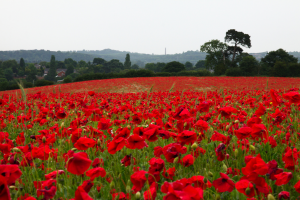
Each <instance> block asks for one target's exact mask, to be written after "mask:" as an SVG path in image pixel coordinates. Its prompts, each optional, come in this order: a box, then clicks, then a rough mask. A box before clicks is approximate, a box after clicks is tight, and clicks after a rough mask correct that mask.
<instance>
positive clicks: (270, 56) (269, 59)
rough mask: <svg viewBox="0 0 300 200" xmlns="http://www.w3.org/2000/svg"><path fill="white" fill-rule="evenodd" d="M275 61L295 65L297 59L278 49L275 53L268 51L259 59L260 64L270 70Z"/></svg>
mask: <svg viewBox="0 0 300 200" xmlns="http://www.w3.org/2000/svg"><path fill="white" fill-rule="evenodd" d="M277 61H281V62H285V63H297V62H298V59H297V58H295V57H294V56H293V55H290V54H288V53H287V52H286V51H285V50H283V49H278V50H276V51H270V52H269V53H267V55H266V56H265V57H263V58H262V59H261V63H262V64H263V65H265V66H266V68H270V69H272V68H273V67H274V65H275V63H276V62H277Z"/></svg>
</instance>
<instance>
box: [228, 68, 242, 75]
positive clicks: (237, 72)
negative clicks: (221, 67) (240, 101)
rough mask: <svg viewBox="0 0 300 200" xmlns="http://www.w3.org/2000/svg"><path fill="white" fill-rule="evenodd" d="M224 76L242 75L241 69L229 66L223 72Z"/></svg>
mask: <svg viewBox="0 0 300 200" xmlns="http://www.w3.org/2000/svg"><path fill="white" fill-rule="evenodd" d="M225 75H226V76H243V71H242V70H241V69H240V68H237V67H235V68H229V69H227V70H226V72H225Z"/></svg>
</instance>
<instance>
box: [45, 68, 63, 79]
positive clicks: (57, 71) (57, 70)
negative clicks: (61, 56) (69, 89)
mask: <svg viewBox="0 0 300 200" xmlns="http://www.w3.org/2000/svg"><path fill="white" fill-rule="evenodd" d="M49 70H50V69H49V68H46V69H44V76H47V74H48V73H49ZM66 71H67V69H56V74H57V76H56V77H63V76H65V75H66Z"/></svg>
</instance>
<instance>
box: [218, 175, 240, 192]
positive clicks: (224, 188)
mask: <svg viewBox="0 0 300 200" xmlns="http://www.w3.org/2000/svg"><path fill="white" fill-rule="evenodd" d="M220 175H221V178H218V179H216V180H214V181H213V186H214V187H215V188H216V190H217V191H218V192H231V191H232V190H233V189H234V185H235V184H234V182H233V181H232V180H231V179H229V177H228V176H227V175H226V174H223V173H221V172H220Z"/></svg>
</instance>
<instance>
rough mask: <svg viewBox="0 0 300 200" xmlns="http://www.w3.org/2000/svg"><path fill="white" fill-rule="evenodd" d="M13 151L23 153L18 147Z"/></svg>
mask: <svg viewBox="0 0 300 200" xmlns="http://www.w3.org/2000/svg"><path fill="white" fill-rule="evenodd" d="M12 151H13V152H21V150H20V149H19V148H16V147H14V148H12Z"/></svg>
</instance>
